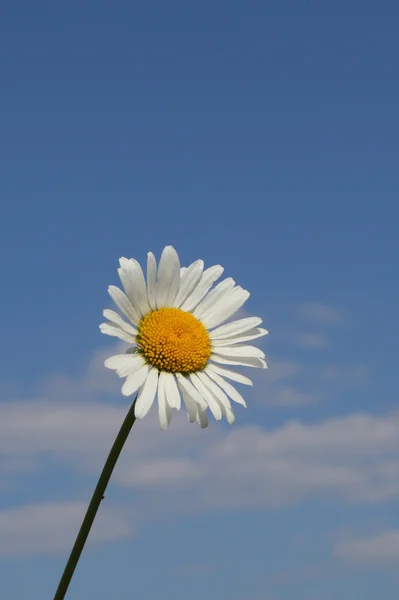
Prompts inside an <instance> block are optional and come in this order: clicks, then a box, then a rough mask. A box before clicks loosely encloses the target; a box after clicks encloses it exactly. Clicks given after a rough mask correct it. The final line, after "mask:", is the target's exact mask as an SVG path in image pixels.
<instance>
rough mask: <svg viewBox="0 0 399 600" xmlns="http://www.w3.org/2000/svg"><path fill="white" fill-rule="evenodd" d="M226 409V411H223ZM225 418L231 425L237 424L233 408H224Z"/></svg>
mask: <svg viewBox="0 0 399 600" xmlns="http://www.w3.org/2000/svg"><path fill="white" fill-rule="evenodd" d="M223 409H224V410H223ZM222 410H223V416H224V417H226V419H227V422H228V424H229V425H233V423H235V420H236V417H235V414H234V413H233V410H232V409H231V408H226V407H222Z"/></svg>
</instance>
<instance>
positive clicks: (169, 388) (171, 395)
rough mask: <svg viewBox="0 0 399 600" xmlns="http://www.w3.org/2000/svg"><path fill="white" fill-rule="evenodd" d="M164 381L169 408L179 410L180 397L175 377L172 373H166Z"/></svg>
mask: <svg viewBox="0 0 399 600" xmlns="http://www.w3.org/2000/svg"><path fill="white" fill-rule="evenodd" d="M164 381H165V393H166V398H167V401H168V404H169V406H170V407H171V408H176V410H180V407H181V398H180V394H179V389H178V387H177V383H176V379H175V376H174V375H173V373H166V372H165V375H164Z"/></svg>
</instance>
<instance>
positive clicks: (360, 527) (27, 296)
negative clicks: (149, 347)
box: [0, 0, 399, 600]
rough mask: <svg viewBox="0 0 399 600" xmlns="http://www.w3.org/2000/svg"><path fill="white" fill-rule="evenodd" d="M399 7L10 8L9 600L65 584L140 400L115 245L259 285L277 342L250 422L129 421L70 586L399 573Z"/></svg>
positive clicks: (345, 591)
mask: <svg viewBox="0 0 399 600" xmlns="http://www.w3.org/2000/svg"><path fill="white" fill-rule="evenodd" d="M398 22H399V8H398V4H397V2H394V1H387V0H380V2H376V1H372V2H370V1H362V2H360V1H359V0H345V1H343V0H338V1H335V2H325V1H324V2H323V1H321V0H317V1H316V0H306V1H305V0H296V1H294V0H278V1H277V0H274V1H270V2H268V1H263V2H261V1H257V2H254V1H251V0H248V1H247V2H237V1H229V2H227V1H219V2H209V1H207V0H205V1H203V2H201V3H198V2H197V3H194V2H187V1H186V2H183V1H180V2H177V1H172V2H161V1H159V0H155V1H153V2H148V3H135V2H128V1H120V0H117V1H115V2H112V3H111V2H104V1H101V0H100V1H98V0H97V1H96V2H94V1H86V0H81V1H80V2H77V1H76V0H70V1H68V2H43V1H41V0H38V1H35V2H31V1H29V2H28V1H27V0H21V1H18V0H14V1H12V2H11V1H10V0H8V1H7V0H5V1H3V2H2V4H1V7H0V47H1V67H0V77H1V79H0V81H1V94H0V130H1V140H0V171H1V177H0V192H1V198H2V206H3V209H2V214H1V220H0V233H1V235H0V244H1V249H2V251H1V252H0V268H1V272H2V279H3V285H4V290H3V294H2V317H3V318H2V342H3V344H2V346H3V353H2V360H1V362H0V376H1V387H0V393H1V403H0V459H1V462H0V474H1V479H0V490H1V496H0V555H1V559H0V595H1V597H2V598H6V599H7V600H21V599H23V598H29V599H30V600H42V599H43V598H51V597H52V594H53V593H54V590H55V587H56V584H57V579H58V577H59V575H60V572H61V571H62V568H63V564H64V561H65V558H66V556H67V553H68V549H69V546H70V544H71V542H72V539H73V535H74V533H75V530H76V528H77V527H78V524H79V520H80V518H81V515H82V511H83V510H84V507H85V506H86V504H87V501H88V498H89V496H90V493H91V490H92V487H93V485H94V483H95V480H96V475H97V474H98V472H99V470H100V468H101V466H102V462H103V460H104V457H105V454H106V452H107V450H108V448H109V446H110V444H111V441H112V437H113V435H114V434H115V431H116V430H117V428H118V425H119V423H120V421H121V419H122V418H123V415H124V413H125V412H126V410H127V403H126V401H125V399H123V398H122V397H121V395H120V392H119V382H118V381H115V379H114V377H113V374H112V373H108V372H105V369H103V366H102V363H103V359H104V357H105V356H107V355H108V354H111V353H112V352H114V350H115V344H114V343H113V342H112V340H110V339H105V338H104V337H101V335H100V333H99V330H98V324H99V323H100V322H101V311H102V309H103V308H104V307H111V302H110V300H109V299H108V297H107V292H106V290H107V286H108V284H110V283H116V268H117V260H118V258H119V256H121V255H126V256H134V257H135V258H138V259H139V260H141V261H142V260H144V258H145V256H146V253H147V251H149V250H153V251H154V252H155V253H156V254H157V255H159V253H160V251H161V250H162V248H163V246H164V245H165V244H173V245H174V246H175V247H176V249H177V250H178V252H179V253H180V255H181V260H182V263H183V264H188V263H189V262H191V261H193V260H195V259H196V258H199V257H200V258H203V259H204V260H205V262H206V264H208V265H210V264H215V263H220V264H222V265H224V267H225V273H226V274H227V275H228V276H233V277H234V278H235V279H236V281H237V282H238V283H240V284H241V285H242V286H243V287H245V288H247V289H249V290H250V291H251V292H252V296H251V298H250V301H249V302H248V303H247V305H246V311H247V312H248V313H249V314H258V315H261V316H262V317H263V318H264V322H265V326H266V327H267V328H268V329H269V330H270V332H271V333H270V336H269V337H268V339H267V340H266V341H265V342H264V343H263V347H264V348H265V350H266V352H267V354H268V357H269V362H270V369H269V371H268V372H267V373H264V372H262V373H260V374H259V373H256V375H255V381H256V387H255V389H254V390H251V392H250V393H247V400H248V405H249V406H248V409H247V410H246V411H245V410H244V409H243V410H240V409H238V410H237V421H236V424H235V425H234V427H233V428H231V429H230V428H229V427H228V426H227V425H225V424H222V425H220V424H218V425H216V424H215V423H212V426H211V427H210V428H209V429H208V430H205V431H200V430H199V429H198V428H194V426H191V425H189V424H188V423H187V421H186V419H185V417H183V418H179V416H177V417H176V418H174V420H173V422H172V426H171V427H170V429H169V430H168V431H167V432H166V433H163V432H161V431H160V430H159V427H158V424H157V422H156V418H155V416H151V415H150V416H149V417H148V419H146V420H145V421H143V422H140V423H138V425H137V428H136V429H135V431H134V432H133V434H132V437H131V439H130V440H129V443H128V445H127V447H126V449H125V452H124V454H123V457H122V459H121V462H120V464H119V465H118V468H117V470H116V472H115V476H114V478H113V482H112V485H111V486H110V488H109V490H108V493H107V496H106V500H105V502H104V504H103V506H102V508H101V514H100V517H99V520H98V522H97V524H96V529H95V531H93V536H92V539H91V544H90V547H89V548H88V549H87V552H86V554H85V555H84V557H83V560H82V561H81V564H80V565H79V568H78V571H77V573H76V577H75V579H74V581H73V584H72V586H71V589H70V593H69V596H68V598H70V599H71V600H86V599H87V598H94V597H95V598H98V599H99V600H109V599H110V598H114V597H115V598H118V599H119V600H125V599H126V600H128V599H129V600H130V599H131V598H136V597H137V598H141V599H143V600H146V599H151V598H154V597H159V596H160V595H162V597H163V598H166V599H170V600H183V599H185V598H187V597H190V599H191V600H202V598H204V597H206V598H207V600H336V598H340V600H352V599H353V598H362V599H363V600H375V599H376V598H381V599H384V600H394V599H395V598H397V596H398V592H399V579H398V576H397V574H395V570H396V572H397V567H398V565H399V515H398V510H397V501H398V498H399V418H398V412H397V409H398V397H397V389H398V374H397V357H398V343H397V340H398V334H399V321H398V319H397V306H398V303H399V285H398V279H397V276H395V272H397V262H398V258H399V256H398V255H399V252H398V234H397V231H398V219H399V209H398V208H397V198H398V191H399V182H398V136H399V120H398V106H399V80H398V72H399V41H398V40H399V36H398Z"/></svg>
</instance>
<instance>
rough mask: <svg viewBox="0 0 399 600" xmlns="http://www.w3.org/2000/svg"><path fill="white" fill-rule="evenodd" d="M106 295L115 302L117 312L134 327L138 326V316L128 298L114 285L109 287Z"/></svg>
mask: <svg viewBox="0 0 399 600" xmlns="http://www.w3.org/2000/svg"><path fill="white" fill-rule="evenodd" d="M108 293H109V295H110V296H111V298H112V300H113V301H114V302H115V304H116V306H117V307H118V308H119V310H120V311H121V312H122V313H123V314H124V315H125V317H127V318H128V319H129V321H131V322H132V323H133V324H134V325H138V323H139V321H140V316H139V314H138V313H137V311H136V309H135V308H133V306H132V304H131V302H130V300H129V298H128V297H127V296H126V294H124V293H123V292H122V290H120V289H119V288H118V287H116V285H110V286H109V288H108Z"/></svg>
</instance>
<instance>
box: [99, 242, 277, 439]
mask: <svg viewBox="0 0 399 600" xmlns="http://www.w3.org/2000/svg"><path fill="white" fill-rule="evenodd" d="M119 263H120V268H119V269H118V274H119V277H120V279H121V282H122V286H123V289H124V291H122V290H121V289H119V288H118V287H116V286H113V285H111V286H110V287H109V288H108V292H109V294H110V296H111V298H112V300H113V301H114V302H115V304H116V306H117V307H118V309H119V311H120V312H121V313H122V315H123V317H124V318H122V317H121V316H120V314H118V313H116V312H114V311H113V310H104V313H103V314H104V317H105V318H106V319H107V322H106V323H102V324H101V325H100V330H101V331H102V333H105V334H107V335H111V336H115V337H117V338H119V339H121V340H124V341H125V342H128V343H129V344H132V346H131V348H129V349H128V350H127V352H126V354H117V355H116V356H111V357H110V358H108V359H107V360H106V361H105V366H106V367H108V368H109V369H114V370H115V371H116V373H117V374H118V375H119V377H125V378H126V380H125V382H124V384H123V387H122V394H123V395H125V396H130V395H132V394H134V393H136V392H138V395H137V400H136V403H135V415H136V417H137V418H139V419H142V418H143V417H145V415H146V414H147V413H148V411H149V410H150V408H151V406H152V404H153V402H154V400H155V398H156V397H157V398H158V411H159V421H160V425H161V429H166V428H167V427H168V425H169V423H170V419H171V415H172V409H173V408H175V409H176V410H180V408H181V399H182V398H183V402H184V405H185V407H186V409H187V413H188V419H189V421H190V422H191V423H193V422H194V421H197V422H198V423H199V425H200V426H201V427H203V428H204V427H207V425H208V416H207V409H208V408H209V410H210V412H211V413H212V415H213V416H214V417H215V419H217V420H220V419H221V418H222V417H223V416H224V417H225V418H226V419H227V421H228V422H229V423H230V424H232V423H233V422H234V420H235V417H234V413H233V410H232V408H231V402H230V401H231V400H232V401H233V402H237V403H238V404H242V405H243V406H246V403H245V400H244V398H243V397H242V396H241V394H240V393H239V392H238V391H237V390H236V388H235V387H234V386H233V385H231V383H229V382H228V381H227V380H228V379H229V380H231V381H234V382H237V383H242V384H244V385H252V381H251V380H250V379H248V377H245V376H244V375H241V374H240V373H237V372H236V371H235V370H233V369H231V367H235V366H237V365H242V366H245V367H260V368H266V366H267V365H266V361H265V355H264V353H263V352H262V351H261V350H260V349H259V348H256V347H255V346H251V345H247V344H246V342H249V341H250V340H254V339H256V338H259V337H261V336H263V335H265V334H267V331H266V330H265V329H262V328H260V327H259V325H260V324H261V322H262V319H260V318H258V317H248V318H244V319H239V320H236V321H230V322H228V323H226V321H228V320H229V319H230V318H231V317H232V316H233V315H234V314H235V313H236V312H237V311H238V310H239V309H240V308H241V306H242V305H243V304H244V302H246V300H247V299H248V298H249V292H247V291H246V290H244V289H242V288H241V287H240V286H238V285H236V284H235V281H234V280H233V279H231V277H228V278H227V279H224V280H223V281H221V282H220V283H218V284H217V285H215V286H214V283H215V282H216V281H217V280H218V279H219V278H220V276H221V275H222V273H223V270H224V269H223V267H221V266H220V265H216V266H213V267H210V268H208V269H205V270H204V263H203V261H202V260H197V261H196V262H194V263H192V264H191V265H190V266H189V267H187V268H185V267H183V268H181V267H180V261H179V256H178V254H177V252H176V250H175V249H174V248H173V247H172V246H166V248H165V249H164V250H163V252H162V256H161V259H160V262H159V265H158V268H157V264H156V259H155V256H154V254H153V253H152V252H149V253H148V260H147V281H146V279H145V277H144V273H143V270H142V268H141V266H140V264H139V263H138V262H137V261H136V260H135V259H133V258H130V259H127V258H121V259H120V260H119Z"/></svg>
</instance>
